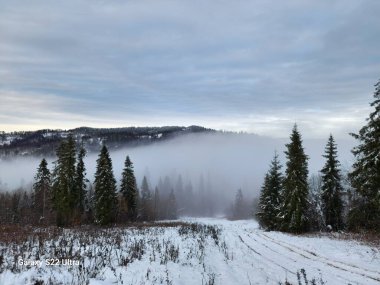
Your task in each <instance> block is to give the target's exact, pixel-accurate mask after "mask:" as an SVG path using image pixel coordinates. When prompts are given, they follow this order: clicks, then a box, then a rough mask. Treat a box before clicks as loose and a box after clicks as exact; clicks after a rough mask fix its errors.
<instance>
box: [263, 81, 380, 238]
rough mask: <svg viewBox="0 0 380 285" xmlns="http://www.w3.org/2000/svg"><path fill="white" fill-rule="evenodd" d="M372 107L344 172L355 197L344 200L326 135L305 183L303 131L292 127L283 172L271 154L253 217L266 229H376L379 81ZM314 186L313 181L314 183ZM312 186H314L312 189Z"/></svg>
mask: <svg viewBox="0 0 380 285" xmlns="http://www.w3.org/2000/svg"><path fill="white" fill-rule="evenodd" d="M371 107H373V108H374V110H373V111H372V112H371V113H370V115H369V117H368V118H367V123H366V124H365V125H364V126H363V127H362V128H361V129H360V131H359V133H358V134H351V135H352V136H353V137H354V138H355V139H357V140H358V141H359V144H358V146H356V147H355V148H354V149H353V150H352V153H353V154H354V156H355V158H356V161H355V163H354V164H353V166H352V170H351V171H350V172H349V174H348V182H349V184H350V187H351V188H352V189H353V195H351V197H350V199H349V200H348V201H347V199H345V196H346V193H345V189H344V187H343V185H342V173H341V169H340V162H339V160H338V155H337V144H336V143H335V140H334V137H333V136H332V135H330V137H329V139H328V141H327V144H326V148H325V153H324V155H323V157H324V158H325V160H326V161H325V164H324V167H323V168H322V169H321V170H320V179H319V180H320V181H319V182H318V183H314V185H313V186H314V188H316V189H310V188H311V186H310V185H309V183H308V174H309V173H308V156H307V155H306V154H305V151H304V148H303V146H302V138H301V134H300V132H299V131H298V129H297V125H295V126H294V128H293V131H292V133H291V135H290V143H289V144H287V145H286V151H285V155H286V159H287V161H286V169H285V173H282V171H281V169H282V165H281V164H280V161H279V158H278V154H277V153H275V155H274V158H273V160H272V162H271V164H270V169H269V171H268V172H267V174H266V175H265V178H264V183H263V186H262V189H261V194H260V200H259V209H258V211H257V213H256V216H257V217H258V219H259V222H260V224H261V226H262V227H264V228H266V229H268V230H281V231H286V232H294V233H302V232H306V231H309V230H342V229H348V230H354V231H357V230H361V229H366V230H374V231H380V81H379V82H378V83H377V84H376V85H375V93H374V101H373V102H372V103H371ZM315 184H317V185H315ZM311 190H314V191H313V193H311Z"/></svg>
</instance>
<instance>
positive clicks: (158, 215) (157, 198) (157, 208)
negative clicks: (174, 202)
mask: <svg viewBox="0 0 380 285" xmlns="http://www.w3.org/2000/svg"><path fill="white" fill-rule="evenodd" d="M159 219H161V204H160V191H159V190H158V187H157V186H156V188H155V189H154V220H159Z"/></svg>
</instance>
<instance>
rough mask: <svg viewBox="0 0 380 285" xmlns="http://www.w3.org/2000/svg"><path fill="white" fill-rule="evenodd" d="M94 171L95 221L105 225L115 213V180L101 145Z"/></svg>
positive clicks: (106, 154)
mask: <svg viewBox="0 0 380 285" xmlns="http://www.w3.org/2000/svg"><path fill="white" fill-rule="evenodd" d="M96 162H97V168H96V173H95V182H94V185H95V199H94V207H95V222H96V223H97V224H100V225H107V224H110V223H112V222H114V221H115V218H116V214H117V196H116V180H115V177H114V174H113V170H112V161H111V158H110V155H109V153H108V149H107V147H106V146H105V145H103V147H102V149H101V151H100V154H99V158H98V159H97V161H96Z"/></svg>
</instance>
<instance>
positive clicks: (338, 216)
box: [321, 135, 343, 230]
mask: <svg viewBox="0 0 380 285" xmlns="http://www.w3.org/2000/svg"><path fill="white" fill-rule="evenodd" d="M323 157H324V158H326V163H325V165H324V167H323V168H322V170H321V173H322V186H321V190H322V195H321V198H322V210H323V215H324V219H325V224H326V225H327V226H328V225H330V226H331V227H332V229H334V230H339V229H342V228H343V219H342V213H343V202H342V191H343V187H342V185H341V176H340V169H339V165H340V163H339V161H338V158H337V147H336V144H335V141H334V138H333V136H332V135H330V137H329V140H328V142H327V145H326V149H325V155H323Z"/></svg>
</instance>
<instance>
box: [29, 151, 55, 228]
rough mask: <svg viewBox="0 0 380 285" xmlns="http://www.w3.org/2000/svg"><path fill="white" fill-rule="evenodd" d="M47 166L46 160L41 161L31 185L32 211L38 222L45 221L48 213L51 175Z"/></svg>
mask: <svg viewBox="0 0 380 285" xmlns="http://www.w3.org/2000/svg"><path fill="white" fill-rule="evenodd" d="M47 165H48V163H47V162H46V159H45V158H44V159H42V161H41V163H40V165H39V167H38V170H37V174H36V176H35V178H34V179H35V181H36V182H35V183H34V184H33V209H34V212H35V213H36V214H37V218H38V219H40V222H42V221H44V220H46V215H48V212H49V211H50V199H51V174H50V171H49V169H48V168H47Z"/></svg>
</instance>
